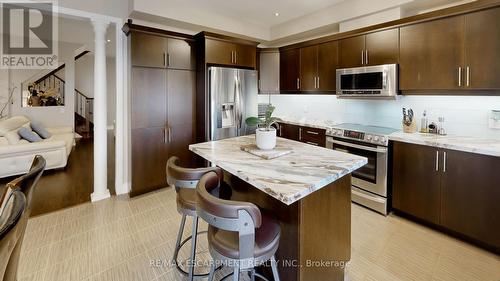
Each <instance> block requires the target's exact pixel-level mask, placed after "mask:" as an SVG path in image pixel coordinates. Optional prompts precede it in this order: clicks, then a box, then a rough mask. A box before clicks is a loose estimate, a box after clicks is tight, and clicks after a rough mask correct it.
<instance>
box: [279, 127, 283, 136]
mask: <svg viewBox="0 0 500 281" xmlns="http://www.w3.org/2000/svg"><path fill="white" fill-rule="evenodd" d="M278 130H279V131H280V137H281V136H282V135H283V130H282V129H281V125H280V124H278Z"/></svg>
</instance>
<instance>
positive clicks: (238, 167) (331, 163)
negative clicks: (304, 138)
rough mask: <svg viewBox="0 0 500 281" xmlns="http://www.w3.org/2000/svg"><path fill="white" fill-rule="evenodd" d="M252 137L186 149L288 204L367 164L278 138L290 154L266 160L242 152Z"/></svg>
mask: <svg viewBox="0 0 500 281" xmlns="http://www.w3.org/2000/svg"><path fill="white" fill-rule="evenodd" d="M252 143H255V136H254V135H250V136H243V137H236V138H230V139H224V140H219V141H212V142H205V143H199V144H192V145H190V146H189V150H191V151H193V152H194V153H196V154H198V155H200V156H201V157H203V158H205V159H207V160H208V161H210V162H212V163H213V164H215V165H217V166H219V167H221V168H222V169H224V170H225V171H227V172H229V173H231V174H233V175H235V176H237V177H238V178H240V179H242V180H244V181H246V182H247V183H249V184H251V185H253V186H255V187H256V188H258V189H259V190H261V191H263V192H265V193H267V194H269V195H270V196H272V197H274V198H276V199H278V200H279V201H281V202H283V203H285V204H287V205H291V204H292V203H294V202H296V201H298V200H300V199H302V198H304V197H306V196H307V195H309V194H311V193H313V192H315V191H316V190H319V189H321V188H322V187H324V186H326V185H328V184H330V183H332V182H335V181H336V180H337V179H340V178H341V177H343V176H345V175H347V174H350V173H351V172H353V171H355V170H357V169H359V168H360V167H362V166H364V165H365V164H367V159H366V158H364V157H359V156H356V155H352V154H347V153H343V152H338V151H335V150H331V149H326V148H322V147H316V146H312V145H308V144H304V143H301V142H296V141H291V140H287V139H283V138H278V140H277V146H278V147H287V148H291V149H292V150H293V152H292V153H290V154H288V155H285V156H282V157H279V158H275V159H271V160H265V159H262V158H260V157H258V156H255V155H252V154H250V153H248V152H245V151H242V150H241V149H240V147H241V146H242V145H248V144H252Z"/></svg>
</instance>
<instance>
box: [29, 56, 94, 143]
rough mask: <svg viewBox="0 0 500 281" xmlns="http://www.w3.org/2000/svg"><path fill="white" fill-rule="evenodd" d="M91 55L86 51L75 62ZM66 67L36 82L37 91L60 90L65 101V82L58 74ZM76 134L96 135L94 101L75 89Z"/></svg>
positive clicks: (90, 136) (88, 136)
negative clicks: (86, 55)
mask: <svg viewBox="0 0 500 281" xmlns="http://www.w3.org/2000/svg"><path fill="white" fill-rule="evenodd" d="M87 53H89V51H84V52H82V53H80V54H79V55H77V56H76V57H75V61H76V60H78V59H79V58H81V57H82V56H84V55H85V54H87ZM64 67H65V65H64V64H63V65H61V66H59V67H58V68H57V69H55V70H52V71H51V72H49V73H47V74H45V75H44V76H43V77H41V78H39V79H38V80H36V81H35V82H34V83H33V84H34V87H35V89H36V90H37V91H40V90H42V91H44V90H45V89H48V88H53V89H58V90H59V93H60V96H61V97H62V100H63V101H64V100H65V93H64V84H65V81H64V80H63V79H62V78H61V77H59V76H57V74H56V73H57V72H59V71H60V70H62V69H64ZM74 96H75V132H76V133H78V134H79V135H81V136H82V137H83V138H92V137H93V135H94V123H93V122H94V99H93V98H90V97H88V96H87V95H85V94H84V93H82V92H80V91H79V90H77V89H75V91H74Z"/></svg>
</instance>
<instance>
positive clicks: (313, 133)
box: [306, 131, 319, 135]
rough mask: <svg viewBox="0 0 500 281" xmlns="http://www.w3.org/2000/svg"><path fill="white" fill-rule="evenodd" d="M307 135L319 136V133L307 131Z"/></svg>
mask: <svg viewBox="0 0 500 281" xmlns="http://www.w3.org/2000/svg"><path fill="white" fill-rule="evenodd" d="M306 133H308V134H311V135H319V133H318V132H313V131H306Z"/></svg>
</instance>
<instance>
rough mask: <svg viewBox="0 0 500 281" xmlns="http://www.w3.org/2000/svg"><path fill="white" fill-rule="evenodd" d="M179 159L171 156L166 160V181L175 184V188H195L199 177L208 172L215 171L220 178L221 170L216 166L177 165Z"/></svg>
mask: <svg viewBox="0 0 500 281" xmlns="http://www.w3.org/2000/svg"><path fill="white" fill-rule="evenodd" d="M179 165H180V160H179V158H178V157H176V156H172V157H170V158H169V159H168V161H167V182H168V184H169V185H173V186H175V190H176V191H179V189H180V188H196V185H197V184H198V182H199V181H200V179H201V177H202V176H203V175H204V174H206V173H208V172H215V173H217V175H218V176H219V177H220V178H221V179H222V176H223V175H222V170H221V169H220V168H218V167H207V168H184V167H181V166H179Z"/></svg>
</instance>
